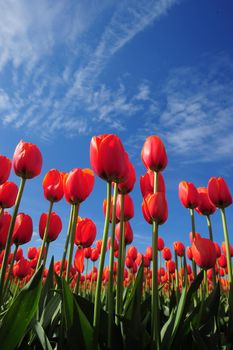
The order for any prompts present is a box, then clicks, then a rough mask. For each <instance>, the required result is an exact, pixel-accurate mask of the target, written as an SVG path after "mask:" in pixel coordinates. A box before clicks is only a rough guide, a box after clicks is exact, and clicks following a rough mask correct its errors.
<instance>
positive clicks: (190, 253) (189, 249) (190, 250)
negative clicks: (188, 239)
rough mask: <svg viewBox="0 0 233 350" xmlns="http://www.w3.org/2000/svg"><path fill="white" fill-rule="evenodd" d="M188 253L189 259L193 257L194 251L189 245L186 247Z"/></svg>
mask: <svg viewBox="0 0 233 350" xmlns="http://www.w3.org/2000/svg"><path fill="white" fill-rule="evenodd" d="M186 254H187V257H188V259H189V260H192V259H193V253H192V247H187V248H186Z"/></svg>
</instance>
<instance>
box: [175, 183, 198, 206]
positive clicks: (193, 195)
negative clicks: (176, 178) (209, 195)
mask: <svg viewBox="0 0 233 350" xmlns="http://www.w3.org/2000/svg"><path fill="white" fill-rule="evenodd" d="M179 198H180V201H181V203H182V205H183V206H184V207H185V208H189V209H194V208H196V207H197V206H198V204H199V195H198V191H197V189H196V187H195V186H194V185H193V184H192V182H187V181H181V182H180V183H179Z"/></svg>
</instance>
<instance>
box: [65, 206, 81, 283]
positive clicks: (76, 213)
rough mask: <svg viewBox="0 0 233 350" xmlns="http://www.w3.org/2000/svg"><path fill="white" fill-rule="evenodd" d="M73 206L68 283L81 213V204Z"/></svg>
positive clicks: (67, 271)
mask: <svg viewBox="0 0 233 350" xmlns="http://www.w3.org/2000/svg"><path fill="white" fill-rule="evenodd" d="M72 206H73V210H74V213H73V220H72V228H71V234H70V249H69V253H68V263H67V270H66V282H67V283H69V277H70V268H71V264H72V259H73V251H74V237H75V232H76V225H77V219H78V212H79V206H80V204H79V203H75V204H72Z"/></svg>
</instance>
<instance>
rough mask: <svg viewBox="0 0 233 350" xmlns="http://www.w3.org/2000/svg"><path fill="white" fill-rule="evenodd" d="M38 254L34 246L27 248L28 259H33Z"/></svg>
mask: <svg viewBox="0 0 233 350" xmlns="http://www.w3.org/2000/svg"><path fill="white" fill-rule="evenodd" d="M37 256H38V252H37V249H36V247H29V248H28V259H30V260H32V259H35V258H36V257H37Z"/></svg>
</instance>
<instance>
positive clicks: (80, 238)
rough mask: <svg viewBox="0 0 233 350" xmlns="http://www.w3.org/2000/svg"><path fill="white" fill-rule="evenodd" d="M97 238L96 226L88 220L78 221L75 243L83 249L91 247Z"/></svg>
mask: <svg viewBox="0 0 233 350" xmlns="http://www.w3.org/2000/svg"><path fill="white" fill-rule="evenodd" d="M95 238H96V225H95V223H94V222H93V221H92V220H91V219H88V218H84V219H81V220H78V222H77V225H76V231H75V237H74V243H75V244H76V245H77V246H82V247H83V248H87V247H90V246H91V245H92V243H93V242H94V240H95Z"/></svg>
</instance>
